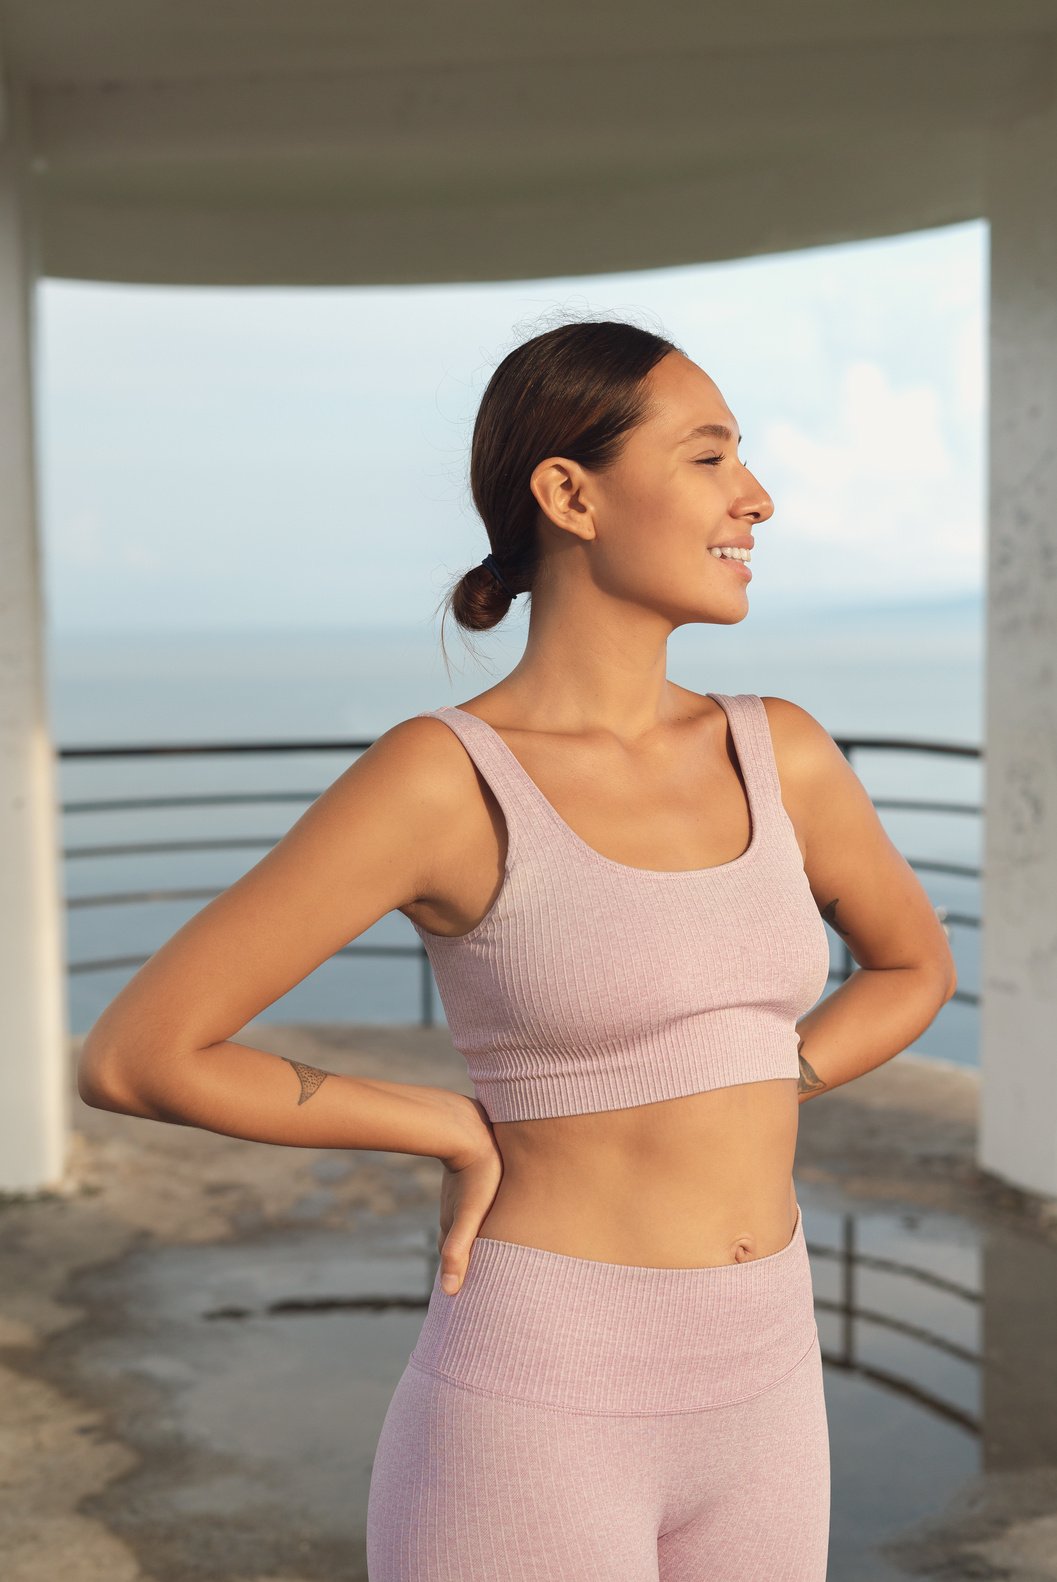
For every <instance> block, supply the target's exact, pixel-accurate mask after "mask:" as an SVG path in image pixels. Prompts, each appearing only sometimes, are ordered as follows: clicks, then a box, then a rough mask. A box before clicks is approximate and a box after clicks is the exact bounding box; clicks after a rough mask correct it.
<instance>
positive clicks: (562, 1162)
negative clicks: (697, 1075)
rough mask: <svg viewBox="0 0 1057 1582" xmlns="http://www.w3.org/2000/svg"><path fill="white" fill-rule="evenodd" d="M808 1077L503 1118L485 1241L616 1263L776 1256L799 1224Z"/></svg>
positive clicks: (683, 1264) (668, 1264) (699, 1262)
mask: <svg viewBox="0 0 1057 1582" xmlns="http://www.w3.org/2000/svg"><path fill="white" fill-rule="evenodd" d="M798 1116H799V1100H798V1097H797V1079H796V1078H795V1077H779V1078H774V1079H771V1080H768V1081H763V1082H747V1083H740V1084H739V1085H738V1086H736V1087H728V1088H717V1089H713V1090H712V1091H710V1092H707V1093H694V1094H690V1095H688V1096H686V1097H683V1098H675V1099H663V1100H661V1101H660V1102H658V1103H654V1104H640V1105H636V1106H635V1107H634V1108H631V1109H621V1110H603V1111H598V1112H593V1113H591V1114H588V1115H566V1116H555V1117H548V1118H546V1119H541V1120H529V1121H496V1122H494V1123H493V1131H494V1133H495V1138H496V1142H497V1144H498V1146H499V1150H500V1153H501V1154H502V1156H503V1176H502V1180H501V1181H500V1183H499V1188H498V1191H497V1192H496V1196H495V1198H494V1200H493V1202H492V1206H491V1208H490V1209H489V1211H488V1214H487V1215H486V1216H485V1219H484V1220H483V1222H482V1224H481V1226H480V1228H479V1230H478V1235H481V1236H490V1237H494V1238H495V1239H497V1240H500V1241H513V1242H521V1243H523V1244H525V1245H528V1246H532V1247H541V1248H545V1249H547V1250H549V1251H551V1252H559V1253H567V1254H570V1255H572V1256H573V1257H578V1258H595V1259H600V1260H602V1261H603V1262H606V1263H626V1264H639V1265H642V1266H645V1267H651V1268H657V1267H661V1268H679V1269H684V1268H696V1267H700V1266H703V1265H712V1264H721V1263H742V1262H746V1261H748V1260H749V1259H751V1258H765V1257H768V1256H769V1255H770V1254H771V1253H775V1252H779V1251H781V1249H782V1248H784V1247H786V1246H788V1244H789V1242H790V1240H791V1238H792V1235H793V1230H794V1227H795V1224H796V1195H795V1190H794V1185H793V1174H792V1172H793V1159H794V1155H795V1152H796V1139H797V1122H798Z"/></svg>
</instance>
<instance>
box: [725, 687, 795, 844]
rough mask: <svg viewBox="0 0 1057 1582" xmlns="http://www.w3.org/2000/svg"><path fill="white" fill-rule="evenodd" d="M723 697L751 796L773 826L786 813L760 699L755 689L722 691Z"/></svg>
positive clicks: (764, 709) (762, 704)
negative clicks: (729, 711) (728, 706)
mask: <svg viewBox="0 0 1057 1582" xmlns="http://www.w3.org/2000/svg"><path fill="white" fill-rule="evenodd" d="M724 700H725V702H726V703H728V704H729V705H730V709H731V715H732V721H731V725H732V730H733V732H734V746H735V748H736V750H737V754H738V761H739V762H740V764H741V772H742V775H743V776H744V778H745V780H746V783H748V782H749V781H750V779H751V784H749V785H748V789H749V793H750V795H754V796H755V803H756V810H757V811H758V812H759V814H760V817H761V820H762V821H763V822H764V823H765V824H767V825H768V826H770V827H772V828H773V827H774V826H775V824H776V822H777V823H779V824H782V823H784V822H785V820H786V818H787V817H788V815H787V814H786V811H785V804H784V803H783V801H782V782H781V780H780V778H779V775H778V764H777V762H776V760H775V756H774V742H773V740H772V737H771V726H770V721H769V720H768V718H767V710H766V708H765V707H764V702H763V699H762V698H761V697H759V696H758V695H757V694H756V693H755V692H737V693H734V694H732V695H730V696H727V695H724Z"/></svg>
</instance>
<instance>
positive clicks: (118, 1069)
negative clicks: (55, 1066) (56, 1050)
mask: <svg viewBox="0 0 1057 1582" xmlns="http://www.w3.org/2000/svg"><path fill="white" fill-rule="evenodd" d="M77 1093H78V1097H79V1098H80V1100H81V1103H82V1104H87V1105H88V1106H89V1108H90V1109H93V1110H113V1111H115V1112H116V1113H117V1114H119V1115H142V1114H144V1110H143V1107H142V1105H141V1104H140V1103H139V1102H138V1101H137V1099H136V1097H135V1094H134V1092H133V1090H132V1087H131V1084H130V1082H129V1077H128V1068H127V1065H126V1064H124V1063H123V1062H122V1059H121V1057H120V1055H119V1054H118V1053H117V1051H116V1050H114V1049H106V1048H103V1047H101V1046H100V1045H98V1044H93V1043H92V1041H91V1036H90V1035H89V1037H88V1038H87V1039H86V1040H85V1042H84V1044H83V1045H82V1048H81V1053H80V1055H79V1056H78V1059H77Z"/></svg>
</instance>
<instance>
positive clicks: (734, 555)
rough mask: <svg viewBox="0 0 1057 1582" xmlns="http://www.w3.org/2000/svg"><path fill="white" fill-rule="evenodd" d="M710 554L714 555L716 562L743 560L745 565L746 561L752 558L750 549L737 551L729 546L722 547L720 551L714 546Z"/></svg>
mask: <svg viewBox="0 0 1057 1582" xmlns="http://www.w3.org/2000/svg"><path fill="white" fill-rule="evenodd" d="M712 553H713V555H715V557H716V559H717V560H744V561H745V562H746V563H748V561H749V560H750V559H751V558H752V550H751V549H737V548H734V547H733V546H731V545H727V546H724V548H722V549H720V548H719V546H718V545H715V546H714V547H713V549H712Z"/></svg>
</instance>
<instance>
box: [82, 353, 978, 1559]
mask: <svg viewBox="0 0 1057 1582" xmlns="http://www.w3.org/2000/svg"><path fill="white" fill-rule="evenodd" d="M739 443H740V437H739V435H738V426H737V422H736V419H735V418H734V417H733V415H732V414H731V412H730V411H729V409H728V408H727V405H726V403H725V402H724V400H723V397H722V396H721V394H720V392H719V390H718V389H717V387H716V385H715V384H714V383H713V381H712V380H711V379H710V378H709V377H708V375H707V374H706V373H704V372H703V370H702V369H701V368H699V367H698V366H697V365H696V364H695V363H694V362H692V361H691V360H690V359H689V358H688V357H686V355H685V354H684V353H683V352H682V351H681V350H680V349H679V348H678V347H676V346H674V345H673V344H672V343H671V342H670V341H667V340H664V339H663V338H661V337H659V336H657V335H654V334H652V333H650V332H648V331H646V330H643V329H640V328H637V327H635V326H633V325H630V324H625V323H611V322H585V323H572V324H566V325H563V326H561V327H559V328H557V329H553V330H550V331H548V332H546V333H544V334H541V335H538V336H536V337H535V338H533V339H532V340H529V341H528V342H527V343H525V344H524V345H522V346H519V347H518V348H516V349H515V350H514V351H513V352H511V353H510V355H509V356H508V357H506V358H505V359H504V360H503V362H502V363H501V364H500V366H499V367H498V369H497V370H496V371H495V373H494V375H493V377H492V379H491V381H490V383H489V385H488V388H487V390H486V391H485V394H484V397H483V399H482V403H481V407H480V411H479V413H478V417H477V422H476V426H475V431H474V436H473V453H472V462H471V475H472V485H473V495H474V501H475V504H476V506H477V509H478V511H479V513H480V515H481V517H482V519H483V521H484V524H485V526H486V528H487V531H488V536H489V539H490V542H491V546H492V548H491V554H490V555H488V556H486V557H485V559H484V560H483V561H482V563H481V565H479V566H475V567H474V568H473V569H472V570H471V571H469V572H467V573H466V575H465V576H464V577H463V578H462V579H461V580H460V581H459V583H458V585H457V586H456V587H455V589H454V590H453V593H452V595H451V596H450V602H451V606H452V609H453V612H454V615H455V618H456V619H457V620H458V621H459V622H461V624H462V625H463V626H464V627H467V628H470V629H478V630H480V629H484V628H486V627H490V626H493V625H495V624H496V622H497V621H498V620H499V619H500V618H501V617H502V616H503V614H505V612H506V610H507V609H508V608H509V606H510V603H511V600H512V599H513V598H515V597H517V596H519V595H520V594H521V593H523V592H531V594H532V608H531V618H530V622H529V632H528V641H527V644H526V648H525V652H524V656H523V658H522V659H521V660H520V662H519V663H518V664H517V665H516V666H515V668H514V669H513V670H512V671H511V673H510V675H509V676H507V677H506V679H505V680H503V681H502V682H500V684H499V685H498V686H495V687H492V688H489V689H488V690H487V691H485V692H482V693H480V694H479V695H478V696H477V697H474V698H471V699H469V700H468V701H467V702H466V703H465V704H460V705H458V706H455V707H450V706H449V707H444V708H440V709H435V710H427V711H424V712H423V713H422V714H421V715H416V716H414V717H413V718H410V719H407V720H403V721H401V722H400V723H398V724H397V725H395V726H394V727H393V728H392V729H391V730H389V731H387V732H386V733H385V735H383V736H382V737H380V738H379V740H378V741H377V742H375V743H374V744H373V745H372V746H371V747H370V749H369V750H368V751H366V752H365V753H363V754H362V756H361V757H360V758H359V759H358V760H357V761H356V763H355V764H353V765H352V766H351V767H350V768H349V769H348V770H347V771H346V772H345V773H344V774H343V775H342V776H341V777H340V778H339V779H338V780H337V781H336V782H335V783H334V784H333V785H332V786H330V787H329V788H328V790H327V791H325V792H324V794H323V795H322V796H321V797H320V798H319V799H318V800H317V801H316V802H315V803H314V804H313V805H312V806H311V807H310V808H309V809H308V810H307V812H306V813H305V814H304V815H303V816H302V818H301V819H300V820H299V821H298V822H297V823H296V824H295V825H294V827H293V828H292V829H291V830H290V832H289V833H288V834H287V835H286V836H285V837H284V838H283V839H282V840H281V841H280V842H279V843H278V844H277V845H276V846H275V848H274V849H273V850H272V851H271V852H270V853H269V854H268V855H267V856H266V857H265V858H264V859H263V860H262V861H261V862H260V863H258V864H257V865H256V867H255V868H253V869H251V870H250V872H249V873H247V874H246V875H245V876H244V877H243V878H242V879H240V880H239V881H238V882H237V883H236V884H234V885H233V886H232V887H231V888H230V889H229V890H228V891H226V892H225V893H224V894H223V895H222V896H220V897H219V898H218V899H217V900H216V901H214V902H212V903H211V904H210V905H209V906H208V907H206V908H205V909H204V910H203V911H202V912H200V913H199V914H198V915H197V916H196V917H195V918H193V919H192V920H191V921H190V922H189V923H187V924H186V925H185V926H184V927H183V928H182V929H181V930H180V931H179V932H178V933H177V934H176V935H175V936H174V937H173V938H172V939H171V940H170V941H169V942H168V943H167V944H166V945H165V946H164V947H163V948H162V949H161V950H160V951H159V952H158V953H157V954H156V955H155V956H154V957H152V958H151V960H150V961H149V962H148V963H147V964H146V965H145V966H144V967H143V968H142V969H141V971H140V972H139V973H138V974H137V975H136V977H135V978H134V979H133V980H132V981H131V983H130V984H129V985H128V986H127V987H126V988H125V989H124V990H123V991H122V993H121V994H120V995H118V997H117V998H116V1000H114V1001H113V1002H112V1004H111V1005H110V1006H109V1007H108V1008H107V1010H106V1011H105V1012H104V1014H103V1016H102V1017H101V1018H100V1019H99V1021H98V1022H97V1023H96V1025H95V1027H94V1028H93V1029H92V1031H91V1033H90V1035H89V1037H88V1039H87V1041H86V1044H85V1046H84V1051H83V1054H82V1057H81V1065H80V1074H79V1083H80V1091H81V1094H82V1097H84V1098H85V1099H86V1100H87V1101H88V1102H89V1103H93V1104H98V1105H101V1106H103V1107H107V1108H119V1109H122V1110H125V1111H127V1112H128V1113H130V1114H139V1115H146V1116H151V1117H154V1118H156V1119H163V1120H170V1121H177V1122H180V1123H182V1124H185V1125H196V1126H203V1127H207V1128H209V1129H211V1130H214V1131H219V1132H225V1133H228V1134H232V1135H236V1136H240V1137H247V1138H255V1139H261V1140H264V1141H270V1142H279V1143H285V1144H291V1143H293V1144H301V1145H303V1146H305V1147H313V1148H319V1147H334V1148H371V1149H384V1150H393V1151H397V1152H402V1153H413V1154H429V1155H433V1156H434V1157H436V1158H438V1159H440V1160H442V1162H443V1164H444V1166H445V1175H444V1177H443V1185H442V1192H441V1205H440V1217H441V1224H440V1234H439V1238H438V1244H439V1247H440V1253H441V1258H440V1266H439V1268H438V1271H437V1279H436V1281H435V1282H434V1288H433V1291H432V1293H431V1296H430V1301H429V1307H428V1310H427V1313H426V1316H425V1319H424V1321H423V1325H422V1330H421V1332H420V1335H419V1338H418V1341H417V1344H416V1346H415V1349H414V1351H413V1353H412V1355H411V1357H410V1358H409V1361H408V1365H407V1367H406V1369H405V1370H404V1373H403V1375H402V1377H401V1379H400V1381H399V1383H398V1385H397V1388H396V1391H395V1393H394V1395H393V1397H392V1400H391V1402H390V1405H389V1409H388V1412H387V1415H386V1419H385V1424H384V1427H383V1430H382V1434H381V1438H380V1441H379V1444H378V1449H377V1453H376V1456H375V1460H374V1467H373V1473H372V1482H371V1493H370V1501H369V1506H368V1513H367V1558H368V1567H369V1575H370V1577H371V1579H372V1582H484V1579H485V1578H487V1579H489V1582H507V1579H514V1578H518V1579H521V1578H533V1579H540V1582H544V1579H545V1582H567V1579H573V1578H575V1579H576V1582H585V1579H590V1582H594V1579H597V1582H603V1579H604V1582H647V1579H651V1578H652V1579H658V1578H660V1579H663V1582H691V1579H693V1582H703V1579H706V1578H708V1579H715V1582H749V1579H760V1582H763V1579H766V1582H820V1579H822V1578H824V1576H825V1572H826V1556H827V1547H828V1530H829V1443H828V1433H827V1422H826V1410H825V1402H824V1396H823V1380H822V1366H821V1356H820V1352H819V1343H818V1332H817V1329H816V1328H815V1322H814V1306H813V1296H812V1287H811V1274H810V1268H809V1264H808V1257H807V1249H806V1244H805V1241H804V1233H803V1225H802V1220H801V1214H800V1208H799V1205H798V1203H797V1199H796V1194H795V1191H794V1187H793V1178H792V1167H793V1159H794V1153H795V1146H796V1133H797V1117H798V1110H799V1105H800V1104H801V1103H802V1102H804V1100H805V1099H809V1098H814V1097H816V1096H818V1095H821V1094H823V1093H825V1092H826V1091H828V1090H829V1089H830V1088H833V1087H836V1086H838V1085H840V1084H841V1083H844V1082H849V1081H851V1080H853V1079H854V1078H855V1077H858V1076H861V1075H863V1074H864V1073H865V1072H867V1071H869V1070H872V1069H873V1068H875V1067H876V1066H878V1065H880V1064H882V1063H883V1062H884V1061H886V1060H888V1059H890V1058H891V1057H892V1056H894V1055H895V1054H897V1053H898V1052H899V1051H900V1050H901V1049H904V1048H906V1046H907V1045H908V1044H910V1043H911V1042H912V1041H913V1040H914V1039H915V1038H916V1037H917V1036H918V1035H919V1034H920V1033H921V1032H922V1031H923V1030H924V1029H925V1028H926V1027H927V1026H928V1025H929V1023H930V1022H931V1021H932V1019H933V1017H934V1016H935V1015H936V1013H937V1011H938V1010H939V1008H940V1006H941V1005H942V1004H943V1003H944V1002H945V1001H946V1000H947V999H949V998H950V996H951V994H952V993H953V991H954V985H955V974H954V964H953V960H952V958H951V953H950V949H949V946H948V944H947V939H946V936H945V933H944V931H943V928H942V926H941V925H940V923H939V921H938V919H937V916H936V913H935V910H934V909H933V907H932V904H931V902H930V900H929V898H928V896H927V894H926V893H925V891H924V890H923V888H922V887H921V885H920V883H919V882H918V880H917V879H916V877H915V876H914V874H913V872H912V870H911V869H910V867H909V865H908V864H907V863H906V862H905V861H904V859H903V858H902V856H901V855H900V854H899V853H898V851H897V850H896V849H895V847H894V846H893V845H892V843H891V841H890V840H889V839H888V837H887V835H886V833H885V831H884V829H883V827H882V825H881V823H880V822H879V820H878V818H877V815H876V813H875V811H874V808H873V805H872V803H871V801H870V798H869V796H868V795H867V793H866V792H865V790H864V788H863V787H862V785H861V784H860V782H859V781H858V779H857V778H856V776H855V774H854V773H853V772H852V770H851V768H850V767H849V765H848V764H847V762H846V761H845V759H844V757H843V755H842V753H841V752H840V750H839V749H838V748H837V747H836V745H835V743H834V742H833V740H832V738H831V737H830V736H829V735H828V733H827V732H826V731H825V730H824V729H823V727H822V726H821V725H820V724H819V723H818V722H817V721H816V720H815V719H814V718H813V717H812V716H811V715H810V714H808V713H807V712H806V711H805V710H803V709H801V708H799V707H798V706H797V705H796V704H795V703H792V702H789V701H787V700H784V699H782V698H777V697H767V698H760V697H757V696H755V695H754V694H745V693H743V694H737V695H727V694H722V693H705V694H698V693H695V692H692V691H689V690H688V689H687V688H685V687H681V686H679V685H677V684H676V683H674V682H673V681H671V680H669V679H668V676H667V674H666V643H667V639H668V636H669V634H670V633H671V632H672V631H674V630H675V629H676V628H677V627H679V626H682V625H684V624H685V623H687V622H707V623H711V624H716V625H729V624H733V623H734V622H736V621H740V620H742V619H743V618H744V616H745V615H746V613H747V611H748V599H747V586H748V581H749V576H750V573H749V571H748V569H747V564H746V559H747V557H746V555H745V554H744V553H742V552H739V550H738V549H737V548H735V549H734V550H733V552H732V551H731V549H730V548H728V547H726V546H740V545H745V546H746V547H751V546H752V544H753V542H754V540H753V536H752V534H753V529H754V528H755V527H756V526H757V525H758V524H759V523H760V522H763V521H766V520H767V519H769V517H770V516H771V514H772V510H773V506H772V502H771V500H770V498H769V496H768V495H767V493H766V491H765V490H764V489H763V488H762V487H761V485H760V484H759V483H758V482H757V480H756V478H755V477H754V476H753V474H752V473H751V472H750V471H749V469H748V467H747V466H746V465H745V463H744V461H742V460H741V459H740V458H739V456H738V454H737V447H738V444H739ZM393 909H398V910H400V911H401V912H403V913H404V914H405V916H407V917H408V918H409V919H410V921H411V922H412V924H413V925H414V927H415V928H416V930H417V931H418V933H419V935H420V937H421V938H422V939H423V941H424V943H425V945H426V949H427V951H428V953H429V955H430V959H431V961H432V964H433V969H434V972H435V975H436V978H437V982H438V986H439V988H440V991H441V995H442V998H443V1001H444V1005H445V1010H446V1013H447V1017H448V1024H449V1029H450V1031H451V1035H452V1039H453V1042H454V1043H455V1044H456V1046H457V1047H458V1048H459V1049H460V1050H461V1051H462V1053H463V1054H464V1055H465V1057H466V1060H467V1065H468V1071H469V1074H470V1077H471V1079H472V1082H473V1087H474V1093H475V1097H474V1098H469V1097H465V1096H462V1095H458V1094H454V1093H451V1092H449V1091H447V1090H445V1089H442V1088H433V1087H425V1086H416V1085H410V1084H400V1083H391V1082H383V1081H371V1080H364V1079H355V1078H351V1077H343V1076H340V1075H336V1074H334V1073H327V1072H324V1071H320V1070H317V1069H315V1068H313V1067H308V1066H304V1065H299V1064H294V1069H293V1071H291V1069H290V1066H291V1063H289V1062H284V1060H282V1059H281V1058H280V1057H277V1056H273V1055H270V1054H267V1053H265V1052H264V1051H260V1050H256V1049H253V1048H249V1047H246V1046H245V1045H242V1044H236V1043H233V1042H230V1041H229V1040H230V1039H231V1037H232V1035H233V1034H234V1033H236V1032H237V1031H238V1030H239V1029H240V1028H242V1027H243V1026H244V1025H245V1024H246V1023H247V1022H248V1021H249V1020H250V1019H251V1018H252V1017H254V1016H256V1015H257V1014H258V1013H259V1012H260V1011H262V1010H263V1009H264V1008H265V1007H266V1006H267V1005H269V1004H271V1003H272V1002H273V1001H275V1000H276V999H278V998H279V997H280V996H281V995H282V994H284V993H285V992H286V991H287V990H288V989H290V988H292V987H293V985H294V984H296V983H298V982H299V981H300V980H301V979H302V978H304V977H305V976H306V975H307V974H308V973H309V972H311V971H312V969H313V968H315V967H316V966H318V965H319V964H320V963H321V962H323V961H325V960H326V959H327V958H328V957H329V956H331V955H332V954H333V953H334V952H335V951H336V950H337V949H339V948H340V947H341V946H342V945H344V944H346V943H347V942H348V941H349V940H350V939H353V938H355V937H356V936H357V935H359V934H361V933H362V932H363V931H364V930H365V929H366V928H368V927H369V926H370V924H372V923H374V922H375V921H377V920H378V919H379V918H380V917H382V916H384V915H385V914H386V913H387V912H390V911H392V910H393ZM823 918H824V919H825V920H826V922H828V923H829V924H830V926H831V927H832V928H833V929H835V930H836V931H837V932H838V933H840V934H841V936H842V937H843V938H844V939H845V940H846V941H847V943H848V946H849V948H850V950H851V951H852V953H853V955H854V957H855V960H856V961H857V962H858V963H859V964H860V970H859V971H857V972H855V973H854V974H853V975H852V976H851V978H850V979H849V980H848V981H847V982H845V983H843V984H841V985H840V986H839V987H838V988H837V989H836V990H835V991H834V992H833V993H832V994H830V995H829V996H828V997H827V998H826V999H825V1000H824V1001H823V1002H822V1003H821V1004H816V1002H817V1001H818V999H819V996H820V995H821V994H822V991H823V989H824V987H825V984H826V981H827V975H828V970H829V951H828V943H827V936H826V930H825V927H824V925H823V921H822V919H823ZM812 1007H814V1008H812Z"/></svg>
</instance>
